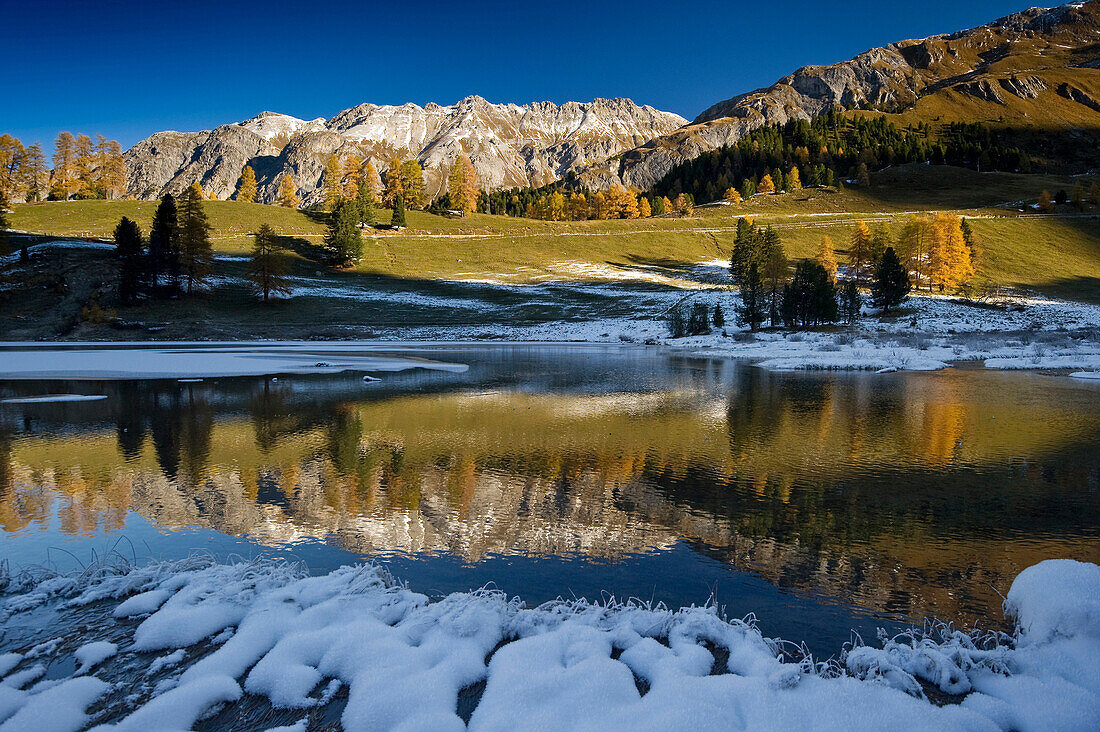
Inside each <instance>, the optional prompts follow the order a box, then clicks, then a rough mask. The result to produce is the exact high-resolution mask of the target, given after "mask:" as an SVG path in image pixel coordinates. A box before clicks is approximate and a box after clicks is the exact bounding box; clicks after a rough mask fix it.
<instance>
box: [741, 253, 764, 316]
mask: <svg viewBox="0 0 1100 732" xmlns="http://www.w3.org/2000/svg"><path fill="white" fill-rule="evenodd" d="M737 315H738V317H739V318H740V320H741V324H742V325H747V326H748V327H749V330H753V331H754V330H757V329H758V328H759V327H760V324H761V323H763V322H764V292H763V287H762V283H761V281H760V268H759V267H758V266H757V264H756V262H752V263H751V264H749V268H748V270H747V271H746V272H745V277H744V281H742V283H741V307H739V308H738V309H737Z"/></svg>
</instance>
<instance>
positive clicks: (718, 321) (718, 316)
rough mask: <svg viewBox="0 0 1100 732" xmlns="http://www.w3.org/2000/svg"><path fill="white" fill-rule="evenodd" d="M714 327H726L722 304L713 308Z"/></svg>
mask: <svg viewBox="0 0 1100 732" xmlns="http://www.w3.org/2000/svg"><path fill="white" fill-rule="evenodd" d="M713 322H714V327H715V328H725V327H726V314H725V313H723V312H722V304H721V303H719V304H717V305H715V306H714V321H713Z"/></svg>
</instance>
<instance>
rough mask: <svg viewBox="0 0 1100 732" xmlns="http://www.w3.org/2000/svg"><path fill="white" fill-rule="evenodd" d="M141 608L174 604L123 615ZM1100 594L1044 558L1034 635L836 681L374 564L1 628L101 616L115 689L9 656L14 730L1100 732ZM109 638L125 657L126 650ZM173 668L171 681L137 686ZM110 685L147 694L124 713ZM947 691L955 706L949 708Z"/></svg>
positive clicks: (729, 634) (163, 569) (148, 584)
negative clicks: (223, 710) (328, 718)
mask: <svg viewBox="0 0 1100 732" xmlns="http://www.w3.org/2000/svg"><path fill="white" fill-rule="evenodd" d="M135 598H155V600H156V601H155V602H154V601H149V602H146V601H144V600H143V601H141V602H140V603H133V604H132V605H131V608H130V609H129V610H127V611H125V612H122V613H119V612H118V610H121V609H122V607H123V606H125V605H126V604H127V603H132V601H133V600H134V599H135ZM1098 598H1100V567H1097V566H1096V565H1093V564H1085V563H1081V562H1074V561H1070V560H1054V561H1047V562H1042V563H1040V564H1038V565H1036V566H1034V567H1031V568H1029V569H1027V570H1025V571H1024V572H1022V573H1021V574H1020V576H1019V577H1018V578H1017V579H1016V581H1015V582H1014V583H1013V585H1012V589H1011V590H1010V591H1009V593H1008V599H1007V601H1006V603H1005V608H1006V612H1007V613H1009V614H1010V615H1012V616H1014V617H1015V618H1016V619H1017V622H1018V630H1017V632H1016V633H1015V634H1013V635H1006V634H994V633H987V634H983V633H980V632H978V631H971V632H962V631H957V630H954V629H953V628H951V627H950V626H942V625H941V626H936V627H935V629H934V631H933V632H921V631H917V630H914V631H913V632H910V633H905V634H902V635H900V636H897V637H895V638H888V639H885V638H884V639H883V641H882V643H881V647H879V646H856V647H854V648H851V649H849V650H848V651H847V652H846V653H844V654H842V655H841V657H840V661H839V663H837V662H834V663H827V664H815V663H813V662H812V660H810V659H805V658H802V659H791V658H789V657H788V656H786V655H785V654H783V653H781V652H780V649H781V648H782V647H783V646H782V645H781V644H780V643H779V642H776V641H772V640H769V639H766V638H764V637H763V636H762V635H761V634H760V632H759V630H757V628H756V627H755V625H754V624H753V623H752V622H746V621H738V620H727V619H724V618H722V617H720V616H719V614H718V613H717V611H716V610H715V609H714V608H712V607H707V608H699V607H690V608H681V609H678V610H672V609H668V608H665V607H663V606H656V607H652V606H648V605H643V604H639V603H616V602H614V601H610V602H609V603H607V604H592V603H588V602H585V601H556V602H551V603H547V604H545V605H541V606H539V607H534V608H529V607H526V606H524V605H523V604H522V603H521V602H520V601H519V600H517V599H510V598H507V597H506V596H505V595H504V594H503V593H500V592H496V591H489V590H480V591H476V592H465V593H455V594H452V595H448V596H447V597H445V598H443V599H441V600H438V601H434V602H432V601H429V599H428V598H427V597H426V596H424V595H421V594H418V593H416V592H413V591H411V590H410V589H408V588H406V587H405V586H403V585H401V584H399V583H397V582H395V581H394V580H393V579H392V578H391V577H389V576H388V575H387V574H386V573H385V572H384V571H383V570H381V569H379V568H377V567H374V566H369V565H357V566H346V567H341V568H339V569H337V570H335V571H333V572H331V573H329V574H326V575H320V576H308V575H307V574H306V572H305V571H304V569H303V568H301V567H299V566H296V565H291V564H287V563H285V562H281V561H273V560H265V561H254V562H247V563H246V562H240V563H232V564H220V563H216V562H213V561H211V560H207V559H200V558H192V559H188V560H185V561H183V562H178V563H154V564H150V565H147V566H144V567H136V568H135V567H124V568H120V569H119V570H118V571H99V572H86V573H84V575H83V576H80V577H77V576H49V577H45V578H43V577H41V576H38V577H35V576H32V575H29V574H24V575H15V576H14V577H11V578H9V579H8V587H7V591H6V593H5V594H3V595H0V629H3V627H5V626H6V625H7V624H8V623H11V622H15V623H19V622H25V621H21V620H20V618H21V617H23V614H24V613H28V612H30V611H41V610H50V611H53V612H60V613H64V612H66V611H73V612H76V611H81V612H87V611H89V609H97V610H101V611H102V612H103V613H104V617H103V618H102V621H101V622H97V623H94V624H88V625H84V626H82V629H80V630H76V629H74V630H73V632H74V633H78V634H79V635H80V636H81V638H80V640H81V642H82V643H83V645H81V647H80V649H79V650H78V651H77V653H78V654H83V655H84V656H85V657H87V658H94V659H98V660H97V661H96V663H98V664H99V666H98V667H97V669H96V673H97V674H98V675H99V676H102V677H103V679H101V678H98V677H97V676H94V675H86V676H78V677H71V678H68V679H54V680H51V681H41V682H37V683H34V682H35V679H36V678H38V677H40V676H41V674H40V673H38V672H37V671H35V670H33V669H35V668H36V667H35V665H34V664H35V661H34V659H33V658H30V657H31V656H33V655H35V649H31V650H29V651H22V652H18V653H7V654H5V655H0V677H2V678H0V728H3V729H9V728H10V729H60V730H76V729H80V728H82V727H83V726H85V725H87V724H88V723H89V722H93V721H94V722H108V723H111V724H113V725H117V726H114V727H112V728H115V729H133V730H146V729H187V728H190V726H191V725H193V724H194V723H195V722H196V721H197V720H199V719H201V718H204V717H206V716H208V715H209V714H211V713H213V712H215V711H216V710H217V708H219V707H220V706H222V705H224V704H227V703H228V704H232V703H233V702H236V701H237V700H240V699H242V697H243V695H245V694H249V695H254V696H253V697H252V698H256V697H263V698H265V699H266V700H267V702H269V703H270V705H271V706H272V707H273V708H274V709H276V710H300V711H301V713H303V714H308V713H309V710H311V709H316V708H319V707H323V706H324V705H326V704H328V703H329V701H330V700H332V699H333V697H334V695H335V694H336V692H337V691H338V690H339V689H341V688H342V687H346V688H347V703H346V706H344V708H343V710H342V712H341V716H340V722H341V725H342V726H343V728H344V729H346V730H350V731H354V730H374V729H397V728H401V729H429V728H430V729H464V728H466V727H467V724H466V720H465V719H464V718H463V717H460V716H459V714H458V709H459V698H460V695H463V696H464V697H465V698H467V699H469V698H471V695H473V698H474V704H475V706H474V708H473V710H472V713H470V716H469V719H468V727H469V728H470V729H488V730H498V729H513V728H515V727H516V726H517V725H519V724H520V723H521V722H522V726H531V727H535V728H555V729H562V728H571V729H574V728H586V729H597V728H607V727H610V728H615V729H621V728H627V727H630V728H642V729H669V728H673V727H685V726H686V727H693V728H700V729H714V728H721V729H761V728H768V729H806V728H830V729H841V728H843V729H881V728H899V729H901V728H914V727H917V728H926V729H1040V728H1043V729H1050V728H1062V729H1096V728H1098V726H1100V674H1097V673H1096V671H1095V658H1096V657H1097V654H1100V605H1098V602H1100V600H1098ZM139 605H140V608H139V607H138V606H139ZM113 608H117V610H114V611H112V609H113ZM138 609H140V610H141V611H143V613H149V614H147V616H146V617H145V618H144V619H143V620H142V621H141V622H140V623H139V624H137V625H136V626H134V625H133V624H131V623H127V624H120V623H117V622H115V621H112V620H111V619H110V618H111V616H112V614H113V615H120V614H121V615H124V616H129V615H130V614H131V610H138ZM97 634H110V635H111V636H112V637H113V638H116V639H119V640H121V641H122V642H119V643H117V652H114V653H111V652H110V651H112V646H115V645H116V643H114V642H105V641H99V640H96V639H95V636H96V635H97ZM0 637H4V636H0ZM211 638H215V639H216V641H217V642H211V641H210V639H211ZM60 644H61V640H60V639H54V641H52V645H50V644H40V645H50V648H49V649H47V651H48V652H50V653H58V652H59V651H58V647H59V645H60ZM47 651H43V652H47ZM166 651H171V652H170V653H168V654H167V655H163V654H164V652H166ZM185 657H189V658H188V660H185ZM154 659H155V660H154ZM112 664H114V665H112ZM127 664H129V666H127ZM153 667H156V672H155V673H153V674H152V677H150V674H145V675H144V678H138V679H135V678H120V677H119V674H120V669H122V670H125V669H130V671H131V673H132V675H136V676H139V677H141V676H142V674H141V673H138V671H139V670H144V669H152V668H153ZM38 668H40V665H39V666H38ZM28 670H30V671H31V673H30V674H29V675H28V674H27V671H28ZM36 674H37V676H36ZM158 675H159V678H157V676H158ZM104 679H110V680H111V682H112V683H116V684H118V683H123V684H125V686H126V688H127V689H128V690H131V691H132V693H130V694H129V695H128V696H126V697H125V698H122V699H119V698H114V697H112V698H109V699H108V698H105V697H106V694H107V692H108V691H109V689H110V688H111V683H108V681H107V680H104ZM477 689H480V690H481V691H480V697H479V698H478V697H477V695H476V693H475V692H473V691H471V690H477ZM931 689H936V690H938V692H939V693H940V694H944V695H949V700H950V701H951V702H952V703H948V704H946V705H943V706H937V705H934V704H932V703H930V702H929V701H928V700H927V697H926V690H931ZM89 714H90V715H91V716H89ZM292 719H293V717H292ZM296 726H298V727H302V726H304V723H303V722H298V724H297V725H296ZM104 729H106V728H104Z"/></svg>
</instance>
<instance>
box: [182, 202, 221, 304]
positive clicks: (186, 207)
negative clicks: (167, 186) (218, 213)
mask: <svg viewBox="0 0 1100 732" xmlns="http://www.w3.org/2000/svg"><path fill="white" fill-rule="evenodd" d="M202 201H203V194H202V186H201V185H199V184H198V183H192V184H191V187H190V188H188V189H187V192H186V193H184V194H183V198H182V199H180V203H181V205H180V209H179V219H180V222H179V240H180V247H179V251H180V267H181V273H182V275H183V278H184V280H186V282H187V294H188V295H190V294H191V293H192V291H193V290H194V287H195V285H202V284H204V283H205V282H206V278H207V277H209V276H210V274H211V273H212V272H213V269H214V253H213V250H212V249H211V246H210V223H209V222H208V221H207V219H206V212H205V211H203V208H202V205H203V204H202Z"/></svg>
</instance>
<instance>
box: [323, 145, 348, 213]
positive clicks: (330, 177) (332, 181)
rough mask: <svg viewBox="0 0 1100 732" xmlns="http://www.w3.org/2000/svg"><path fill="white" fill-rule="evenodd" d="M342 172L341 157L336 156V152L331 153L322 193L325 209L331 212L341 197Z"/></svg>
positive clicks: (326, 167)
mask: <svg viewBox="0 0 1100 732" xmlns="http://www.w3.org/2000/svg"><path fill="white" fill-rule="evenodd" d="M342 173H343V170H342V168H341V166H340V160H339V158H337V157H336V155H335V153H334V154H332V155H329V156H328V162H327V163H325V177H324V179H323V180H322V181H321V195H322V200H323V201H324V204H325V210H326V211H328V212H330V213H331V212H332V211H335V210H336V201H337V199H339V198H340V177H341V174H342Z"/></svg>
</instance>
